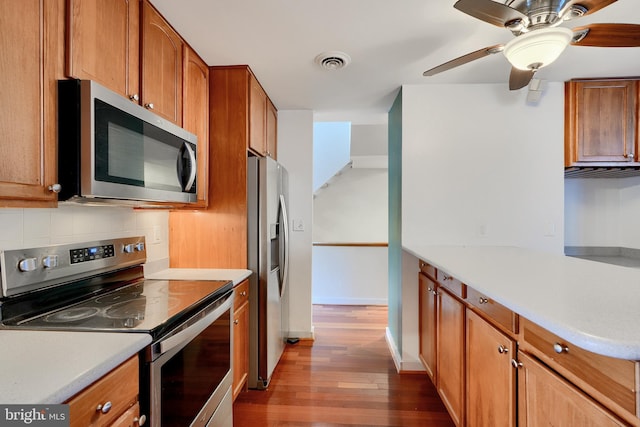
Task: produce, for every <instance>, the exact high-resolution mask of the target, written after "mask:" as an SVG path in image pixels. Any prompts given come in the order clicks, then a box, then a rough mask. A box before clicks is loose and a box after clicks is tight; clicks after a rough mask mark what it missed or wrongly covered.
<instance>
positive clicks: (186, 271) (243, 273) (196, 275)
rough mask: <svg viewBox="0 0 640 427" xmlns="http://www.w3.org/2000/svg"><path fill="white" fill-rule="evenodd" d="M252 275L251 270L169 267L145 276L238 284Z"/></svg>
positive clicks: (160, 278) (148, 277)
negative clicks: (228, 281) (226, 281)
mask: <svg viewBox="0 0 640 427" xmlns="http://www.w3.org/2000/svg"><path fill="white" fill-rule="evenodd" d="M250 275H251V270H233V269H217V268H167V269H165V270H160V271H157V272H154V273H150V274H147V272H146V271H145V278H147V279H158V280H231V281H232V282H233V285H234V286H235V285H237V284H238V283H240V282H242V281H243V280H244V279H246V278H247V277H249V276H250Z"/></svg>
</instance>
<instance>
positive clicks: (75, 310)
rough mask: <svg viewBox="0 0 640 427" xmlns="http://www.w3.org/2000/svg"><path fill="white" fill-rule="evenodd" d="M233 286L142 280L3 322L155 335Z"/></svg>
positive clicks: (215, 282) (227, 282) (34, 327)
mask: <svg viewBox="0 0 640 427" xmlns="http://www.w3.org/2000/svg"><path fill="white" fill-rule="evenodd" d="M232 287H233V285H232V282H229V281H216V280H193V281H191V280H145V279H141V280H140V281H137V282H134V283H131V284H128V285H124V286H121V287H118V288H116V289H115V290H111V291H108V292H106V293H101V294H99V295H95V296H92V297H90V298H88V299H85V300H83V301H80V302H76V303H74V304H69V305H66V306H63V307H59V308H56V309H54V310H49V311H46V312H44V313H42V312H40V313H38V314H37V315H34V316H31V317H27V316H17V317H14V318H9V319H4V320H3V325H4V326H5V327H8V328H11V329H15V328H25V329H52V330H83V331H86V330H89V331H132V332H147V333H152V335H158V334H160V333H161V331H163V330H164V329H165V328H167V327H168V326H169V325H170V324H174V323H175V322H178V321H180V320H181V319H182V318H186V317H188V316H189V315H191V314H193V313H194V312H195V311H197V310H199V309H201V308H202V307H204V306H205V305H207V303H208V302H211V301H214V300H215V299H217V298H218V297H219V296H221V295H223V294H225V293H226V292H228V291H230V290H231V289H232Z"/></svg>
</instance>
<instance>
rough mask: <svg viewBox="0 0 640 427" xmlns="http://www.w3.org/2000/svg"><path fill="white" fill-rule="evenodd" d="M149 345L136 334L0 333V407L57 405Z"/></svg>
mask: <svg viewBox="0 0 640 427" xmlns="http://www.w3.org/2000/svg"><path fill="white" fill-rule="evenodd" d="M149 343H151V336H150V335H148V334H142V333H140V334H138V333H123V334H119V333H108V332H107V333H99V332H96V333H94V332H58V331H14V330H2V331H0V348H1V349H2V350H1V351H0V404H46V403H62V402H64V401H65V400H67V399H69V398H70V397H72V396H73V395H75V394H76V393H78V392H79V391H81V390H83V389H84V388H85V387H87V386H89V385H90V384H92V383H93V382H94V381H96V380H98V379H99V378H100V377H102V376H103V375H104V374H106V373H108V372H109V371H111V370H112V369H113V368H115V367H116V366H118V365H119V364H121V363H122V362H124V361H125V360H127V359H128V358H129V357H131V356H133V355H134V354H136V353H137V352H138V351H139V350H141V349H142V348H144V347H145V346H146V345H148V344H149Z"/></svg>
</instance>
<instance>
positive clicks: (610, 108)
mask: <svg viewBox="0 0 640 427" xmlns="http://www.w3.org/2000/svg"><path fill="white" fill-rule="evenodd" d="M637 94H638V83H637V81H634V80H608V81H572V82H569V83H568V86H567V97H568V99H567V101H566V102H567V104H568V106H569V107H568V108H569V111H568V112H567V114H569V116H570V117H568V118H567V123H569V124H568V126H569V129H568V132H567V136H566V137H567V138H568V140H567V141H566V144H568V148H567V150H566V153H565V155H567V156H568V157H569V158H568V159H566V161H565V164H566V166H571V164H573V163H576V162H577V163H581V162H590V163H591V162H625V163H626V162H634V161H637V159H638V153H637V136H636V125H637V114H638V112H637V111H638V110H637V108H638V107H637V102H638V101H637V96H638V95H637Z"/></svg>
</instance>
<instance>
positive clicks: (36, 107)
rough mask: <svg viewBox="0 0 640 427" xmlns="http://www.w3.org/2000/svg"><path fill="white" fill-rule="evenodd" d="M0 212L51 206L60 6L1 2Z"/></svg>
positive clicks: (55, 1)
mask: <svg viewBox="0 0 640 427" xmlns="http://www.w3.org/2000/svg"><path fill="white" fill-rule="evenodd" d="M0 28H2V37H0V52H2V55H0V77H1V78H2V81H3V83H2V88H1V89H0V93H1V95H0V98H1V99H2V102H0V129H2V139H1V142H0V206H3V207H6V206H16V207H17V206H55V203H56V195H55V193H53V192H52V191H50V190H49V186H50V185H52V184H55V183H56V180H57V175H58V174H57V168H56V140H57V135H56V134H57V120H56V111H57V105H56V102H57V98H56V96H55V95H56V91H57V79H58V78H62V74H63V65H64V56H63V51H62V46H63V45H64V30H63V28H64V2H62V1H59V0H46V1H45V0H13V1H10V0H7V1H2V2H0Z"/></svg>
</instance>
